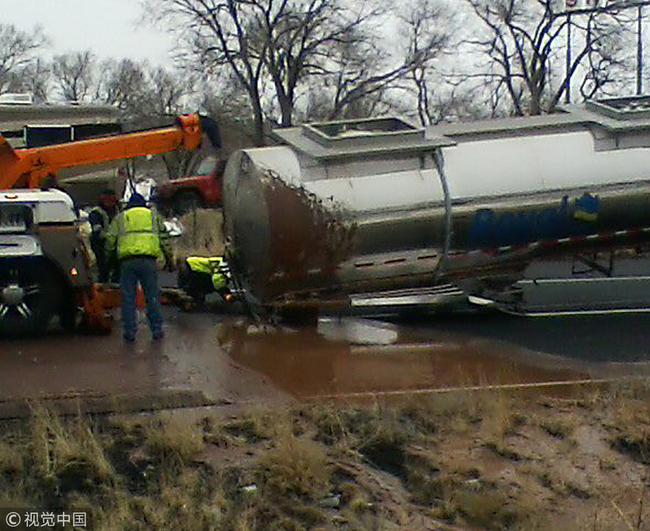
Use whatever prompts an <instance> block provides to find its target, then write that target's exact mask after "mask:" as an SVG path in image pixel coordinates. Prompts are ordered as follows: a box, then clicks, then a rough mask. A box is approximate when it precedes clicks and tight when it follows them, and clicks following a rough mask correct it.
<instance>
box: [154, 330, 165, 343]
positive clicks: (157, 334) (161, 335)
mask: <svg viewBox="0 0 650 531" xmlns="http://www.w3.org/2000/svg"><path fill="white" fill-rule="evenodd" d="M164 337H165V333H164V332H163V331H162V330H160V331H159V332H153V333H152V334H151V339H153V340H154V341H160V340H161V339H163V338H164Z"/></svg>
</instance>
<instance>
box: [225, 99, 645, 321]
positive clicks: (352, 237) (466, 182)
mask: <svg viewBox="0 0 650 531" xmlns="http://www.w3.org/2000/svg"><path fill="white" fill-rule="evenodd" d="M276 135H277V137H278V138H279V139H280V140H281V142H282V143H283V145H279V146H274V147H264V148H254V149H245V150H241V151H238V152H236V153H235V154H234V155H233V156H232V157H231V159H230V160H229V162H228V166H227V169H226V172H225V176H224V189H223V204H224V216H225V225H224V226H225V233H226V234H225V236H226V242H227V250H228V255H229V259H230V261H231V268H232V270H233V273H234V276H235V278H236V280H237V281H238V283H239V284H240V287H241V288H242V289H243V291H244V292H245V294H246V299H247V301H248V302H249V303H250V305H251V307H252V308H254V309H257V310H261V309H264V308H266V309H274V308H276V309H278V308H279V309H287V308H303V307H323V306H327V305H330V304H334V305H337V304H341V303H343V304H350V301H353V303H354V301H359V300H362V299H364V297H371V296H377V295H378V294H379V295H380V296H381V297H382V298H383V299H384V300H394V301H398V300H403V299H404V298H405V297H406V298H407V299H408V298H409V297H411V296H413V295H414V294H415V295H419V296H420V297H425V299H426V296H430V297H433V299H432V300H441V297H442V298H444V295H445V293H452V294H454V295H457V294H458V293H461V294H462V295H463V296H476V297H489V298H491V299H499V297H501V298H502V300H510V301H511V302H513V301H514V302H516V300H514V299H516V297H517V290H513V289H512V286H513V285H514V283H515V282H517V281H518V280H519V279H521V277H522V273H523V271H524V269H525V268H526V267H527V266H528V265H529V264H530V263H531V261H533V260H535V259H538V258H540V257H550V256H563V255H566V256H570V255H576V254H579V253H585V252H593V251H599V250H605V249H613V248H617V247H629V246H631V245H636V244H638V243H639V242H643V241H647V240H650V98H627V99H610V100H601V101H594V102H588V103H587V104H585V105H584V106H580V107H567V108H564V109H562V110H560V111H559V112H558V113H556V114H553V115H547V116H536V117H524V118H512V119H498V120H487V121H481V122H473V123H465V124H455V125H443V126H436V127H431V128H428V129H426V130H425V129H419V128H416V127H413V126H411V125H409V124H407V123H405V122H403V121H401V120H399V119H395V118H383V119H372V120H355V121H339V122H329V123H318V124H310V125H303V126H301V127H295V128H289V129H282V130H279V131H276ZM508 298H510V299H508ZM513 298H514V299H513Z"/></svg>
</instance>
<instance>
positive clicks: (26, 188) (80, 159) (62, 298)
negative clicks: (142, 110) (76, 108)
mask: <svg viewBox="0 0 650 531" xmlns="http://www.w3.org/2000/svg"><path fill="white" fill-rule="evenodd" d="M204 133H205V135H206V136H207V137H208V139H209V140H210V142H211V144H212V145H213V146H214V147H215V148H216V149H218V148H219V147H220V145H221V140H220V136H219V130H218V127H217V125H216V123H215V122H214V121H212V120H211V119H209V118H207V117H204V116H199V115H196V114H195V115H184V116H180V117H178V118H177V119H176V123H175V124H174V125H172V126H169V127H160V128H155V129H149V130H144V131H136V132H132V133H125V134H116V135H110V136H105V137H97V138H92V139H88V140H83V141H73V142H67V143H62V144H55V145H50V146H43V147H37V148H25V149H13V148H12V147H11V146H10V145H9V143H8V142H7V140H6V139H5V138H3V137H2V136H0V335H16V334H18V335H26V334H34V333H39V332H41V331H43V330H44V329H45V328H46V327H47V325H48V324H49V323H50V321H51V320H52V318H53V316H54V315H55V314H58V315H59V318H60V322H61V324H62V325H63V326H64V327H65V328H72V327H74V326H75V324H76V323H77V316H78V315H79V313H81V315H82V317H83V320H84V321H85V324H86V325H87V327H88V328H90V329H92V330H95V331H108V330H110V325H111V322H110V319H109V318H108V316H107V315H106V308H107V307H108V306H111V305H113V304H114V294H111V293H110V292H107V291H106V290H105V289H104V288H103V287H102V286H100V285H98V284H95V283H94V282H93V278H92V275H91V272H90V260H89V254H88V252H87V250H86V249H85V246H84V243H83V241H82V240H81V238H80V237H79V232H78V226H79V216H78V212H77V209H76V208H75V205H74V203H73V201H72V199H71V198H70V196H69V195H67V194H66V193H65V192H63V191H61V190H58V189H56V186H57V184H58V183H57V173H58V172H59V170H61V169H62V168H69V167H73V166H82V165H89V164H96V163H102V162H108V161H115V160H121V159H130V158H134V157H139V156H148V155H157V154H162V153H167V152H170V151H173V150H176V149H186V150H193V149H197V148H198V147H199V146H200V144H201V141H202V137H203V134H204ZM111 301H112V302H111Z"/></svg>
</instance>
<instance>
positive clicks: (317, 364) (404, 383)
mask: <svg viewBox="0 0 650 531" xmlns="http://www.w3.org/2000/svg"><path fill="white" fill-rule="evenodd" d="M220 341H221V343H222V345H223V346H224V348H225V349H226V350H227V351H228V352H229V353H230V356H231V357H232V359H233V360H234V361H235V362H236V363H237V364H241V365H243V366H245V367H248V368H250V369H252V370H254V371H256V372H258V373H261V374H264V375H265V376H268V377H269V378H270V379H271V381H272V382H273V383H274V384H275V385H276V386H277V387H279V388H281V389H283V390H286V391H288V392H289V393H291V394H294V395H296V396H298V397H302V398H308V397H315V396H333V395H345V394H354V393H367V392H377V393H382V392H392V391H398V390H418V389H430V388H449V387H459V386H475V385H494V384H518V383H531V382H550V381H567V380H574V379H585V378H588V377H589V376H588V374H589V371H588V366H586V365H585V364H578V363H574V362H571V361H568V360H562V359H558V358H554V357H551V356H545V355H538V354H534V353H532V352H530V351H526V350H525V349H520V348H517V347H513V346H510V345H508V344H505V343H500V342H497V341H490V340H477V339H471V338H460V337H458V336H454V335H452V334H445V333H440V332H435V333H434V332H433V331H431V330H427V329H412V328H403V327H397V326H393V325H389V324H385V323H381V322H377V321H365V320H360V319H343V320H340V321H339V320H321V321H320V322H319V325H318V328H316V329H314V328H311V329H310V328H301V329H290V328H256V327H251V326H247V325H245V324H242V325H237V324H234V323H226V324H223V325H221V327H220Z"/></svg>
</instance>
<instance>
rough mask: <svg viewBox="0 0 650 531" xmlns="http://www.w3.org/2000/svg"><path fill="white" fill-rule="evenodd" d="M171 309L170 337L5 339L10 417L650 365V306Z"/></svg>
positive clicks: (3, 408)
mask: <svg viewBox="0 0 650 531" xmlns="http://www.w3.org/2000/svg"><path fill="white" fill-rule="evenodd" d="M165 314H166V325H165V326H166V337H165V339H164V340H163V341H162V342H152V341H151V339H150V337H149V333H148V330H147V327H146V323H145V322H142V323H141V327H140V331H139V336H138V340H137V342H136V344H135V345H133V346H129V345H125V344H123V342H122V339H121V333H120V332H121V330H120V329H119V323H118V326H116V329H115V330H114V331H113V333H112V334H111V335H109V336H80V335H78V336H69V335H64V334H62V333H52V334H50V335H47V336H44V337H39V338H25V339H20V340H2V341H1V342H0V416H2V415H5V416H10V415H12V414H13V413H12V412H15V411H16V408H17V407H18V406H17V404H21V403H23V402H24V401H25V400H26V399H49V400H57V401H59V402H61V403H65V404H67V407H69V408H72V409H74V408H75V407H79V405H78V404H79V403H80V401H81V402H83V403H84V406H83V407H84V408H90V409H95V410H97V411H113V410H121V409H124V410H140V409H150V408H160V407H196V406H210V405H223V404H232V403H234V404H241V403H254V404H268V403H273V402H282V401H291V400H295V399H310V398H311V399H313V398H325V397H334V396H341V395H343V396H346V395H355V394H358V393H361V394H363V393H380V394H381V393H388V394H390V393H394V392H403V391H406V392H409V391H413V390H432V389H441V388H443V389H444V388H449V387H458V386H473V385H486V384H490V385H510V384H520V383H544V382H561V381H569V380H582V379H601V378H612V377H619V376H627V375H639V374H643V373H645V372H646V371H647V372H650V363H647V362H649V361H650V341H649V340H650V326H648V325H650V315H644V314H641V315H615V316H590V317H562V318H533V319H531V318H528V319H525V318H519V317H512V316H507V315H502V314H481V315H479V314H472V315H455V316H431V317H428V318H421V319H418V320H412V319H411V320H408V321H401V322H382V321H376V320H365V319H358V318H341V319H339V318H326V319H321V321H319V325H318V327H317V328H299V329H296V328H289V327H258V326H254V325H252V324H251V323H250V322H249V321H248V320H247V319H245V318H243V317H237V316H220V315H217V314H189V313H182V312H179V311H177V310H175V309H172V308H166V309H165ZM142 317H143V316H142ZM630 362H635V363H632V364H630ZM88 404H90V405H88Z"/></svg>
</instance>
